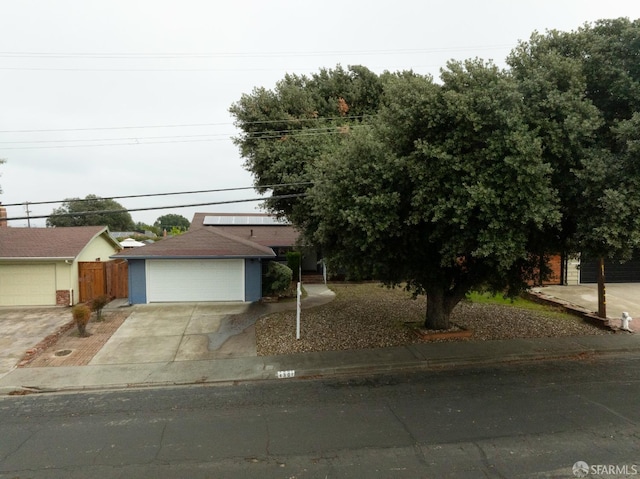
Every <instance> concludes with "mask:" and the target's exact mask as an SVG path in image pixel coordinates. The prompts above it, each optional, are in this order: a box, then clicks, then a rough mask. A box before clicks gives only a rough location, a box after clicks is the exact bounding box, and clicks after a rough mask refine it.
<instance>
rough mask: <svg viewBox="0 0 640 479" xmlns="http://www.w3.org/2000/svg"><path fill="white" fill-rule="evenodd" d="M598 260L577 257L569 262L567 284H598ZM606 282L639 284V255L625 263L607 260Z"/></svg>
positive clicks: (605, 264) (605, 267) (605, 268)
mask: <svg viewBox="0 0 640 479" xmlns="http://www.w3.org/2000/svg"><path fill="white" fill-rule="evenodd" d="M598 265H599V261H598V260H593V259H592V260H590V259H588V258H581V257H580V256H576V257H574V258H571V259H569V261H568V272H569V274H568V278H567V284H588V283H597V282H598V269H599V266H598ZM604 275H605V282H607V283H639V282H640V256H639V254H638V253H636V255H635V256H634V257H633V258H632V259H630V260H629V261H626V262H624V263H621V262H620V261H616V260H609V259H606V260H605V262H604Z"/></svg>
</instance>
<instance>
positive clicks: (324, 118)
mask: <svg viewBox="0 0 640 479" xmlns="http://www.w3.org/2000/svg"><path fill="white" fill-rule="evenodd" d="M374 116H376V115H353V116H321V117H315V118H283V119H280V120H256V121H240V122H239V123H242V124H243V125H266V124H269V123H283V122H291V121H309V122H310V121H332V120H356V119H362V118H370V117H374ZM234 124H235V123H234V122H224V123H182V124H173V125H171V124H170V125H146V126H145V125H142V126H98V127H88V128H45V129H28V130H0V133H45V132H46V133H50V132H62V131H99V130H132V129H151V128H191V127H201V126H222V125H234Z"/></svg>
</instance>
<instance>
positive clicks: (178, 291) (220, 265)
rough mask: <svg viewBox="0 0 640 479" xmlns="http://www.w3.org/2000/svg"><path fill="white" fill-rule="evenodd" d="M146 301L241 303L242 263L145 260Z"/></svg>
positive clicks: (242, 298)
mask: <svg viewBox="0 0 640 479" xmlns="http://www.w3.org/2000/svg"><path fill="white" fill-rule="evenodd" d="M147 301H148V302H150V303H157V302H163V301H164V302H167V301H176V302H178V301H244V260H242V259H217V260H159V259H158V260H147Z"/></svg>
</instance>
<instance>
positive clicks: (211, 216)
mask: <svg viewBox="0 0 640 479" xmlns="http://www.w3.org/2000/svg"><path fill="white" fill-rule="evenodd" d="M200 228H217V229H219V230H221V231H226V232H228V233H231V234H233V235H235V236H238V237H241V238H246V239H249V240H251V241H253V242H255V243H258V244H260V245H262V246H266V247H268V248H271V249H272V250H273V251H274V252H275V253H276V258H275V260H276V261H279V262H281V263H285V262H286V254H287V252H289V251H294V250H295V251H300V252H301V253H302V270H303V271H305V272H308V273H309V272H313V273H318V272H320V271H321V270H322V269H321V265H320V263H319V260H320V258H321V256H320V254H319V253H318V251H317V250H316V249H315V248H312V247H305V246H300V245H299V244H298V243H299V241H298V240H299V237H300V233H299V232H298V231H297V230H296V229H295V228H294V226H293V225H292V224H291V223H289V222H287V221H285V220H281V219H278V218H275V217H274V216H272V215H268V214H264V213H242V214H240V213H196V214H195V215H194V216H193V220H192V221H191V225H190V227H189V230H190V231H191V230H196V229H200Z"/></svg>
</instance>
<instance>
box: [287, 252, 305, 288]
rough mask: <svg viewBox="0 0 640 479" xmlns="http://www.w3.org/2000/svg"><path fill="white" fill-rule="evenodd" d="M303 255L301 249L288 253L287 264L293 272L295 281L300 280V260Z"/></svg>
mask: <svg viewBox="0 0 640 479" xmlns="http://www.w3.org/2000/svg"><path fill="white" fill-rule="evenodd" d="M301 261H302V255H301V254H300V252H299V251H289V252H288V253H287V266H288V267H289V268H290V269H291V271H292V272H293V281H296V282H297V281H300V262H301Z"/></svg>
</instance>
